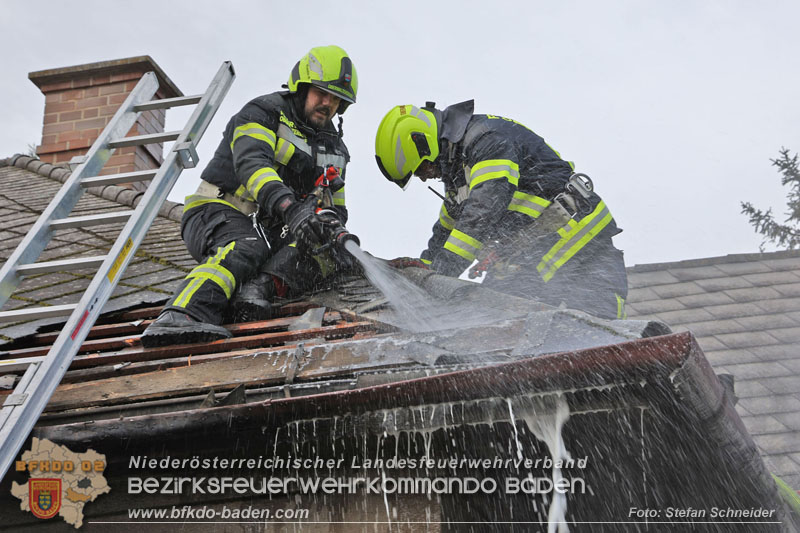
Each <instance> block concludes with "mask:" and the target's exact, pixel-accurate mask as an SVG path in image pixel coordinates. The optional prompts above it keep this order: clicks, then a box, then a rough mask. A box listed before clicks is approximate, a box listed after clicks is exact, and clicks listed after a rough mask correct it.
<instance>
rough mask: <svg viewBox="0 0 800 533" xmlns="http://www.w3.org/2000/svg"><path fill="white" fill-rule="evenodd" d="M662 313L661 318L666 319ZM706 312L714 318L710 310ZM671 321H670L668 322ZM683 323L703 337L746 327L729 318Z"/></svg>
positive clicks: (695, 333)
mask: <svg viewBox="0 0 800 533" xmlns="http://www.w3.org/2000/svg"><path fill="white" fill-rule="evenodd" d="M664 314H665V313H662V315H661V316H660V318H661V319H662V320H666V319H665V318H664V317H663V315H664ZM706 314H707V315H708V316H709V317H710V318H714V317H713V316H711V315H710V314H708V312H706ZM668 323H669V322H668ZM681 323H682V324H687V326H688V330H689V331H691V332H692V333H694V335H695V336H696V337H702V336H705V335H714V334H718V333H740V332H742V331H743V330H744V329H745V328H744V327H742V325H741V324H740V323H739V322H738V321H737V320H735V319H732V318H729V319H725V320H706V321H703V322H683V321H682V322H681Z"/></svg>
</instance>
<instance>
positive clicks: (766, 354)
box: [750, 344, 799, 361]
mask: <svg viewBox="0 0 800 533" xmlns="http://www.w3.org/2000/svg"><path fill="white" fill-rule="evenodd" d="M750 351H751V352H753V353H754V354H756V355H757V356H758V358H759V359H761V360H762V361H783V360H792V359H795V358H797V357H798V356H799V355H798V349H797V346H794V345H787V344H776V345H774V346H758V347H755V348H750Z"/></svg>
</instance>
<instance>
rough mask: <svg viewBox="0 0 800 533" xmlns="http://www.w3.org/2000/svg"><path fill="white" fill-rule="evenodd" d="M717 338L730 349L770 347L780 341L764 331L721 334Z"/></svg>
mask: <svg viewBox="0 0 800 533" xmlns="http://www.w3.org/2000/svg"><path fill="white" fill-rule="evenodd" d="M715 337H716V338H717V339H718V340H719V341H720V342H722V343H723V344H725V346H726V347H728V348H750V347H752V346H769V345H771V344H778V343H779V342H780V341H778V339H776V338H775V337H773V336H771V335H770V334H768V333H765V332H763V331H744V332H741V333H720V334H718V335H715Z"/></svg>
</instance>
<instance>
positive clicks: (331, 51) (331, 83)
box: [287, 45, 358, 114]
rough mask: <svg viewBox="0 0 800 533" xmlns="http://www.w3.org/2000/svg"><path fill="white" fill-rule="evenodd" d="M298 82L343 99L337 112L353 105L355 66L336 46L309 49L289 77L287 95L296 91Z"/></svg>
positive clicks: (342, 111)
mask: <svg viewBox="0 0 800 533" xmlns="http://www.w3.org/2000/svg"><path fill="white" fill-rule="evenodd" d="M301 83H308V84H310V85H313V86H315V87H319V88H320V89H322V90H323V91H326V92H329V93H331V94H333V95H335V96H338V97H339V98H341V99H342V102H341V103H340V104H339V108H338V109H337V110H336V112H337V113H339V114H341V113H344V112H345V110H346V109H347V106H349V105H350V104H354V103H355V102H356V92H358V76H357V75H356V67H355V66H354V65H353V62H352V61H351V60H350V57H349V56H348V55H347V52H345V51H344V50H342V49H341V48H339V47H338V46H336V45H330V46H317V47H316V48H312V49H311V50H309V52H308V53H307V54H306V55H304V56H303V57H302V58H301V59H300V61H298V62H297V64H295V66H294V68H293V69H292V73H291V74H290V75H289V83H288V84H287V85H288V87H289V92H290V93H295V92H297V89H298V87H299V85H300V84H301Z"/></svg>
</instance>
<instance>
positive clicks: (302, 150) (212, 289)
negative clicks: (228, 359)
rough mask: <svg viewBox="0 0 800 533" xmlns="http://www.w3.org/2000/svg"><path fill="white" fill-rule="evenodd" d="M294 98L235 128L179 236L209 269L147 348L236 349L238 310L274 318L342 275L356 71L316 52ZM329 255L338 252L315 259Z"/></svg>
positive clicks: (182, 294)
mask: <svg viewBox="0 0 800 533" xmlns="http://www.w3.org/2000/svg"><path fill="white" fill-rule="evenodd" d="M284 88H285V89H287V90H285V91H278V92H274V93H272V94H267V95H264V96H259V97H257V98H255V99H253V100H251V101H250V102H248V103H247V104H246V105H245V106H244V107H243V108H242V109H241V111H239V112H238V113H236V114H235V115H234V116H233V117H232V118H231V119H230V121H229V122H228V124H227V126H226V128H225V131H224V133H223V136H222V141H221V142H220V144H219V147H218V148H217V150H216V152H215V154H214V157H213V158H212V160H211V161H210V162H209V164H208V166H207V167H206V168H205V169H204V171H203V173H202V176H201V183H200V186H199V188H198V190H197V192H196V193H195V194H192V195H190V196H188V197H187V198H186V201H185V207H184V213H183V219H182V222H181V234H182V236H183V239H184V242H185V243H186V246H187V248H188V249H189V252H190V253H191V254H192V256H193V257H194V258H195V259H196V260H197V261H198V263H199V264H198V266H197V267H196V268H194V269H193V270H192V271H191V272H190V273H189V274H188V275H187V276H186V278H185V279H184V280H183V282H182V283H181V284H180V286H179V287H178V289H177V290H176V291H175V293H174V295H173V296H172V298H171V299H170V301H169V302H168V303H167V305H166V306H165V307H164V309H163V310H162V312H161V314H160V315H159V317H158V318H157V319H156V320H155V321H154V322H153V323H152V324H151V325H150V326H149V327H148V328H147V330H146V331H145V333H144V335H143V336H142V343H143V344H144V345H145V346H160V345H165V344H175V343H186V342H206V341H211V340H216V339H222V338H227V337H230V336H231V334H230V332H228V330H226V329H225V328H224V327H222V325H221V324H222V323H223V318H224V317H226V316H230V314H229V312H230V311H231V309H233V310H235V311H237V313H238V317H239V318H240V319H248V318H264V317H266V316H269V314H270V311H271V302H273V301H274V300H275V298H278V297H281V296H286V295H287V292H288V293H291V291H296V292H302V291H305V290H309V289H313V287H314V284H315V283H318V282H319V281H320V280H321V279H323V278H325V277H326V276H328V275H330V274H331V272H332V271H333V270H335V269H336V267H337V263H336V262H334V261H332V260H331V254H332V253H336V252H335V250H336V248H337V246H334V247H332V248H331V247H327V246H324V245H326V244H329V243H333V244H339V243H337V242H334V241H336V239H338V238H339V237H340V236H341V235H342V234H343V232H344V231H345V230H344V224H345V223H346V222H347V208H346V207H345V196H344V194H345V189H344V179H345V168H346V166H347V162H348V161H349V159H350V156H349V154H348V151H347V148H346V147H345V144H344V142H343V141H342V129H341V117H340V118H339V127H338V129H337V127H335V126H334V124H333V122H332V119H333V118H334V116H335V115H336V114H339V115H341V114H342V113H344V112H345V110H346V109H347V107H348V106H349V105H350V104H353V103H355V101H356V93H357V91H358V77H357V75H356V69H355V67H354V66H353V62H352V60H351V59H350V57H349V56H348V55H347V53H346V52H345V51H344V50H343V49H342V48H340V47H338V46H320V47H316V48H312V49H311V50H310V51H309V52H308V53H307V54H306V55H305V56H303V57H302V58H301V59H300V61H298V62H297V64H295V66H294V68H293V69H292V71H291V73H290V75H289V80H288V83H287V84H286V85H285V86H284ZM321 247H326V248H329V250H330V251H326V252H325V253H324V254H323V253H319V254H316V253H315V250H317V249H319V248H321ZM339 253H340V254H341V255H342V256H343V255H345V254H346V252H344V251H343V250H339ZM345 263H346V261H345Z"/></svg>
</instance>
